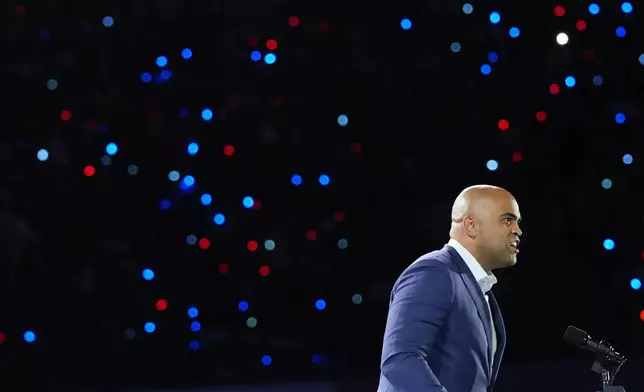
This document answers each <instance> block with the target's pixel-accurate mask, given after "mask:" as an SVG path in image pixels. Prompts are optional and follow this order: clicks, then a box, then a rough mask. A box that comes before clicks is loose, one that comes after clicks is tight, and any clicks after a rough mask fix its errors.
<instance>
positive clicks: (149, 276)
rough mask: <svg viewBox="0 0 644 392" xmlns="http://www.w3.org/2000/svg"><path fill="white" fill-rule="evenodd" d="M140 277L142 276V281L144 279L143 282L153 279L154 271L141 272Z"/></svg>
mask: <svg viewBox="0 0 644 392" xmlns="http://www.w3.org/2000/svg"><path fill="white" fill-rule="evenodd" d="M141 275H142V276H143V279H145V280H152V279H154V271H152V270H151V269H150V268H146V269H144V270H143V272H142V273H141Z"/></svg>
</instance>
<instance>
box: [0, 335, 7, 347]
mask: <svg viewBox="0 0 644 392" xmlns="http://www.w3.org/2000/svg"><path fill="white" fill-rule="evenodd" d="M6 340H7V335H5V333H4V332H0V344H2V343H4V342H5V341H6Z"/></svg>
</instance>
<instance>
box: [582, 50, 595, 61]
mask: <svg viewBox="0 0 644 392" xmlns="http://www.w3.org/2000/svg"><path fill="white" fill-rule="evenodd" d="M594 58H595V52H593V51H592V50H584V60H592V59H594Z"/></svg>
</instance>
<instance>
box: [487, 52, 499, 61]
mask: <svg viewBox="0 0 644 392" xmlns="http://www.w3.org/2000/svg"><path fill="white" fill-rule="evenodd" d="M487 60H488V61H489V62H491V63H496V62H497V61H499V55H498V54H496V52H490V53H488V55H487Z"/></svg>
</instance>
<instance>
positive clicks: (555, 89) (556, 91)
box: [550, 83, 559, 95]
mask: <svg viewBox="0 0 644 392" xmlns="http://www.w3.org/2000/svg"><path fill="white" fill-rule="evenodd" d="M550 94H552V95H557V94H559V85H558V84H557V83H553V84H551V85H550Z"/></svg>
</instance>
